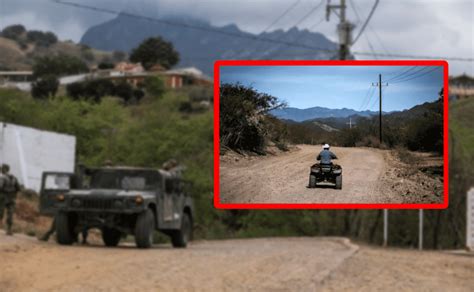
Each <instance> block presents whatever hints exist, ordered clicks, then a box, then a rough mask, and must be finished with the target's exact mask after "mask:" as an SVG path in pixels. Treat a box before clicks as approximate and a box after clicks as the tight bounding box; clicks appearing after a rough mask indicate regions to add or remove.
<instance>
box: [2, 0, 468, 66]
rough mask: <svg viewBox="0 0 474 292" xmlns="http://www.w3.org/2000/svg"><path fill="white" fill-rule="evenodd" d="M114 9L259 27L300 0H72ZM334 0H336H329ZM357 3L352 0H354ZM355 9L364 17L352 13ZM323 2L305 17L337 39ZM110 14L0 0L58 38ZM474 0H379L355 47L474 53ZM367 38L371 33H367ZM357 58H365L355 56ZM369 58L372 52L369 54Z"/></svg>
mask: <svg viewBox="0 0 474 292" xmlns="http://www.w3.org/2000/svg"><path fill="white" fill-rule="evenodd" d="M67 1H71V2H74V1H76V2H78V3H85V4H89V5H95V6H100V7H107V8H110V9H113V10H122V9H127V10H129V11H130V10H131V11H133V12H134V13H138V14H143V15H147V16H156V17H160V16H163V15H169V14H179V15H190V16H193V17H195V18H200V19H204V20H207V21H209V22H211V23H212V24H215V25H226V24H230V23H235V24H237V25H238V26H239V28H241V29H242V30H245V31H249V32H253V33H260V32H262V31H263V30H264V29H265V28H266V27H267V26H268V25H269V24H270V23H272V22H273V21H274V20H275V19H276V18H277V17H278V16H279V15H281V14H282V13H283V12H284V11H285V10H286V9H287V8H288V7H290V5H292V4H293V3H296V1H297V0H239V1H237V0H181V1H180V0H134V1H126V0H80V1H79V0H67ZM321 1H324V2H326V0H300V1H299V2H298V4H297V5H296V6H295V7H294V9H292V10H291V11H290V12H289V13H288V14H287V15H286V16H285V17H284V18H282V19H280V20H279V21H278V22H277V23H276V24H275V25H274V26H272V28H271V29H270V30H273V29H279V28H281V29H288V28H290V27H292V26H294V25H295V24H296V23H297V22H298V20H300V19H301V18H302V17H303V16H304V15H305V14H306V13H308V11H310V10H311V9H312V8H314V7H315V6H316V5H318V4H319V3H320V2H321ZM374 1H375V0H352V2H351V1H349V0H348V8H349V10H348V18H349V19H350V20H351V21H352V22H354V23H355V24H356V25H358V26H357V27H356V29H355V34H357V32H358V29H359V28H360V26H361V22H363V20H365V18H366V17H367V15H368V13H369V11H370V8H371V6H372V5H373V3H374ZM332 2H333V3H337V2H338V1H337V0H332ZM351 3H352V4H351ZM324 4H325V3H324ZM354 7H355V8H356V10H357V11H358V15H359V19H360V20H358V17H357V16H356V14H355V13H354ZM324 15H325V7H324V5H321V6H320V8H319V9H318V10H316V11H315V12H314V13H313V14H311V15H310V16H309V17H308V18H307V19H306V20H305V21H303V22H301V24H300V25H299V28H308V29H309V28H311V30H313V31H318V32H321V33H323V34H324V35H326V36H327V37H328V38H329V39H331V40H333V41H337V36H336V31H335V29H336V25H335V24H336V21H337V17H336V16H335V15H331V20H330V21H329V22H326V21H322V20H323V17H324ZM111 18H113V16H111V15H109V14H103V13H99V12H91V11H86V10H81V9H77V8H73V7H67V6H62V5H59V4H56V3H54V2H52V1H51V0H0V27H5V26H6V25H10V24H15V23H22V24H24V25H25V26H26V27H27V28H29V29H42V30H51V31H54V32H55V33H56V34H58V35H59V37H60V38H61V39H72V40H75V41H78V40H79V39H80V38H81V36H82V34H83V33H84V32H85V31H86V30H87V28H88V27H90V26H92V25H96V24H99V23H101V22H104V21H106V20H109V19H111ZM473 26H474V1H472V0H381V1H380V4H379V5H378V8H377V10H376V12H375V14H374V16H373V18H372V20H371V22H370V25H369V27H368V28H367V29H366V30H365V32H364V35H363V36H362V37H361V38H360V39H359V40H358V42H357V43H356V44H355V45H354V46H353V48H352V50H353V51H355V52H370V51H371V48H370V45H369V42H370V44H371V45H372V47H373V49H374V51H376V52H380V53H386V52H388V53H397V54H411V55H425V56H426V55H428V56H431V55H432V56H451V57H464V58H473V57H474V31H473V30H474V28H473ZM367 39H368V40H367ZM358 58H362V57H360V56H358ZM364 58H372V57H369V56H367V57H364ZM450 70H451V73H454V74H461V73H463V72H466V73H468V74H471V75H474V63H473V62H454V61H453V62H450Z"/></svg>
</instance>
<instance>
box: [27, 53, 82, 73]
mask: <svg viewBox="0 0 474 292" xmlns="http://www.w3.org/2000/svg"><path fill="white" fill-rule="evenodd" d="M88 71H89V68H88V67H87V65H86V63H84V62H83V61H82V60H81V59H79V58H77V57H74V56H68V55H63V54H61V55H58V56H53V57H49V56H45V57H39V58H37V59H36V60H35V62H34V64H33V74H34V76H35V77H37V78H40V77H42V76H46V75H55V76H66V75H74V74H80V73H85V72H88Z"/></svg>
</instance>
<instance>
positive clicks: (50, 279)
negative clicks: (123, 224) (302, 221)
mask: <svg viewBox="0 0 474 292" xmlns="http://www.w3.org/2000/svg"><path fill="white" fill-rule="evenodd" d="M0 232H1V235H0V291H194V290H198V291H226V290H229V291H242V290H248V289H252V290H273V291H274V290H292V291H314V290H315V289H316V288H317V287H318V286H319V285H320V283H321V281H322V280H323V279H324V278H325V277H327V275H329V274H330V273H331V272H332V271H334V270H335V269H337V267H338V266H339V265H340V264H341V263H343V262H344V260H345V259H347V258H348V257H350V256H351V255H352V254H354V252H356V250H357V246H355V245H352V244H350V243H349V241H348V240H346V239H342V238H273V239H265V238H263V239H248V240H221V241H199V242H195V243H193V244H192V245H191V246H190V247H189V248H187V249H173V248H171V247H170V246H168V245H159V246H155V247H154V248H152V249H148V250H138V249H136V248H135V247H133V246H131V245H128V246H125V245H122V246H120V247H118V248H106V247H103V246H101V245H91V246H66V247H65V246H58V245H56V244H55V243H53V242H51V243H43V242H38V241H37V240H36V239H33V238H28V237H26V236H22V235H16V236H15V237H13V238H11V237H6V236H4V235H3V232H2V231H0Z"/></svg>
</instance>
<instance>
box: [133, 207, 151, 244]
mask: <svg viewBox="0 0 474 292" xmlns="http://www.w3.org/2000/svg"><path fill="white" fill-rule="evenodd" d="M154 230H155V216H154V215H153V212H152V211H151V210H150V209H148V210H146V211H144V212H142V213H140V214H139V215H138V218H137V222H136V224H135V243H136V245H137V247H139V248H149V247H150V246H151V245H152V243H153V231H154Z"/></svg>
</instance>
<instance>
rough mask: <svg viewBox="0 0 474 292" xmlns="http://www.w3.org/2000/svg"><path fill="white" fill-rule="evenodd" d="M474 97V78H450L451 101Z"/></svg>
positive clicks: (461, 76)
mask: <svg viewBox="0 0 474 292" xmlns="http://www.w3.org/2000/svg"><path fill="white" fill-rule="evenodd" d="M468 97H474V78H473V77H470V76H468V75H466V74H463V75H460V76H457V77H450V78H449V99H462V98H468Z"/></svg>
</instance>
